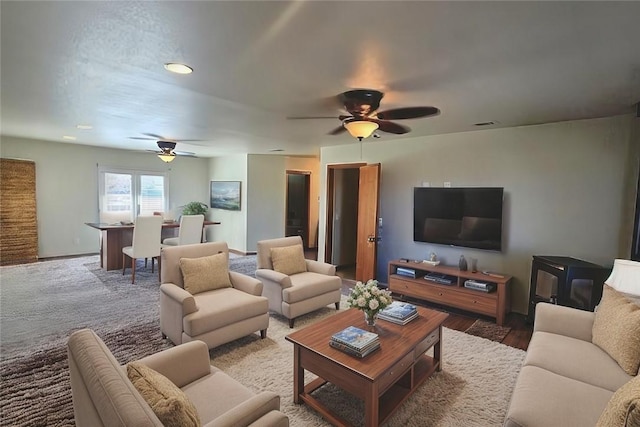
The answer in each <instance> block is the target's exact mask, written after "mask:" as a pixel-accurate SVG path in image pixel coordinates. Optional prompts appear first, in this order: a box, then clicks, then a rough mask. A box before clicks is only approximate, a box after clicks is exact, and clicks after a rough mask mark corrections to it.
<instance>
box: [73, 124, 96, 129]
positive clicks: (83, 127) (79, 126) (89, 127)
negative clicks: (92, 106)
mask: <svg viewBox="0 0 640 427" xmlns="http://www.w3.org/2000/svg"><path fill="white" fill-rule="evenodd" d="M76 128H77V129H80V130H91V129H93V126H91V125H76Z"/></svg>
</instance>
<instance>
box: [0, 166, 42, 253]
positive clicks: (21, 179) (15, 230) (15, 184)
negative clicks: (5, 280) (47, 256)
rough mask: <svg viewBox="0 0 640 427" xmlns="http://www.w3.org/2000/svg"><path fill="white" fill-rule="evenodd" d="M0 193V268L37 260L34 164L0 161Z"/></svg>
mask: <svg viewBox="0 0 640 427" xmlns="http://www.w3.org/2000/svg"><path fill="white" fill-rule="evenodd" d="M0 192H1V193H2V204H0V227H1V228H2V233H0V265H9V264H22V263H26V262H35V261H37V260H38V223H37V218H36V164H35V162H32V161H27V160H13V159H1V161H0Z"/></svg>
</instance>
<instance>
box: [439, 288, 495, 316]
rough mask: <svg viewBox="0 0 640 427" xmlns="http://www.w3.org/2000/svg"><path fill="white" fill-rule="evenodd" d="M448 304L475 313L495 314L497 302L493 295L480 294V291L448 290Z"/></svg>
mask: <svg viewBox="0 0 640 427" xmlns="http://www.w3.org/2000/svg"><path fill="white" fill-rule="evenodd" d="M476 294H477V295H476ZM447 300H448V301H449V302H448V304H449V305H453V306H456V307H458V308H461V309H463V310H469V311H473V312H475V313H482V314H487V315H489V316H496V312H497V307H498V302H497V300H496V299H495V298H494V297H493V296H489V295H485V294H482V293H481V292H479V291H478V292H474V293H470V292H450V293H449V294H448V295H447Z"/></svg>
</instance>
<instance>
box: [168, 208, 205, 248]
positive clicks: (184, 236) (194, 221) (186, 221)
mask: <svg viewBox="0 0 640 427" xmlns="http://www.w3.org/2000/svg"><path fill="white" fill-rule="evenodd" d="M203 223H204V215H182V216H181V217H180V228H179V229H178V237H167V238H166V239H164V240H163V241H162V244H163V245H167V246H182V245H193V244H196V243H202V224H203Z"/></svg>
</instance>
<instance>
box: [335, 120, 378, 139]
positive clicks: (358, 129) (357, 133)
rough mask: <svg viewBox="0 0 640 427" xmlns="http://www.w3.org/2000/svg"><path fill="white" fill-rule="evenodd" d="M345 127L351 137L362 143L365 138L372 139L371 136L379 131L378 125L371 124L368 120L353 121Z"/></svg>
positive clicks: (345, 124) (346, 123)
mask: <svg viewBox="0 0 640 427" xmlns="http://www.w3.org/2000/svg"><path fill="white" fill-rule="evenodd" d="M343 126H344V127H345V128H346V129H347V131H348V132H349V133H350V134H351V136H353V137H354V138H357V139H358V141H362V140H363V139H364V138H368V137H370V136H371V134H372V133H373V132H374V131H375V130H376V129H378V124H377V123H375V122H370V121H368V120H351V121H348V122H345V123H344V125H343Z"/></svg>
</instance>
